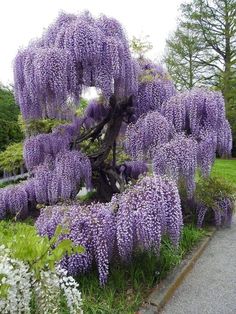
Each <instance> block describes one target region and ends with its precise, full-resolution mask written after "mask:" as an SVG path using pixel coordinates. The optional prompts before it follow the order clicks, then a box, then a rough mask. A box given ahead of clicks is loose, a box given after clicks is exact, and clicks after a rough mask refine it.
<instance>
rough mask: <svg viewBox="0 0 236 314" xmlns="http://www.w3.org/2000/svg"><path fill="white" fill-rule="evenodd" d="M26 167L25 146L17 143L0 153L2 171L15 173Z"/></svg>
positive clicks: (0, 169) (0, 168)
mask: <svg viewBox="0 0 236 314" xmlns="http://www.w3.org/2000/svg"><path fill="white" fill-rule="evenodd" d="M23 165H24V160H23V144H22V143H15V144H11V145H9V146H8V147H7V148H6V150H5V151H3V152H1V153H0V171H2V172H3V171H6V172H8V173H14V172H16V171H17V170H18V169H20V168H21V167H22V166H23Z"/></svg>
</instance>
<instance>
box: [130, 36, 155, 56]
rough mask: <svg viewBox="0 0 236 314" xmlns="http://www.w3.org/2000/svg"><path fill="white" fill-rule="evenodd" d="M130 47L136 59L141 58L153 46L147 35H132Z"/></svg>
mask: <svg viewBox="0 0 236 314" xmlns="http://www.w3.org/2000/svg"><path fill="white" fill-rule="evenodd" d="M130 47H131V50H132V52H133V54H134V56H135V57H136V58H138V59H143V58H144V57H145V55H146V53H147V52H148V51H150V50H151V49H152V48H153V46H152V43H151V42H150V41H149V36H144V37H141V38H138V37H135V36H134V37H133V38H132V40H131V44H130Z"/></svg>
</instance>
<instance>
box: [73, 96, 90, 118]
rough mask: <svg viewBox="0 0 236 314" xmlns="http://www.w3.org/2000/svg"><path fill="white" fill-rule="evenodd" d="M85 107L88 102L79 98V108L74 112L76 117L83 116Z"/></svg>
mask: <svg viewBox="0 0 236 314" xmlns="http://www.w3.org/2000/svg"><path fill="white" fill-rule="evenodd" d="M87 105H88V101H87V100H86V99H85V98H81V99H80V104H79V107H78V109H77V110H76V113H77V115H78V116H83V115H84V111H85V109H86V107H87Z"/></svg>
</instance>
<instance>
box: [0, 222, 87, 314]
mask: <svg viewBox="0 0 236 314" xmlns="http://www.w3.org/2000/svg"><path fill="white" fill-rule="evenodd" d="M62 233H63V230H62V227H59V228H58V229H57V230H56V236H55V237H54V238H53V239H51V240H49V239H48V238H47V237H40V236H38V235H37V234H36V231H35V228H34V227H33V226H29V225H26V224H12V225H11V224H9V223H6V222H1V223H0V243H1V245H0V313H1V314H20V313H22V314H27V313H29V314H30V313H35V311H36V313H40V314H42V313H43V314H60V313H62V311H61V310H62V307H63V310H66V311H67V313H71V314H82V313H83V311H82V298H81V293H80V291H79V289H78V287H79V285H78V283H77V282H76V281H75V280H74V278H73V277H71V276H68V275H67V272H66V271H65V270H64V269H62V268H61V267H60V266H59V264H58V261H59V260H60V259H61V258H62V256H63V255H65V254H68V255H70V254H72V253H75V252H76V253H79V252H82V251H83V248H81V247H74V246H73V244H72V242H71V241H70V240H68V239H66V240H61V242H60V243H59V244H58V245H57V246H55V243H58V239H59V237H61V236H62ZM64 300H65V302H62V301H64ZM64 303H65V305H64ZM63 312H64V311H63Z"/></svg>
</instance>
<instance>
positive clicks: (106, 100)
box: [0, 12, 232, 285]
mask: <svg viewBox="0 0 236 314" xmlns="http://www.w3.org/2000/svg"><path fill="white" fill-rule="evenodd" d="M14 75H15V94H16V99H17V102H18V103H19V105H20V108H21V113H22V116H23V119H24V120H26V121H27V123H26V126H27V124H28V123H30V121H32V120H42V119H48V118H49V119H57V120H61V121H65V120H66V121H67V122H68V120H69V121H70V122H68V123H62V124H61V125H58V126H56V127H54V128H53V129H52V131H51V132H49V133H38V134H37V132H35V130H34V132H31V131H30V130H28V132H27V138H26V140H25V142H24V160H25V164H26V167H27V169H28V171H29V176H30V177H29V180H27V181H26V182H24V183H21V184H19V185H16V186H10V187H8V188H5V189H2V190H1V191H0V217H2V218H3V217H5V216H7V215H10V214H17V217H19V218H24V217H26V216H27V215H28V214H29V213H30V212H31V211H34V210H35V209H36V205H37V204H43V205H45V206H48V205H50V206H49V207H48V208H47V209H44V210H43V211H42V214H41V216H40V217H39V219H38V222H37V227H38V229H39V232H40V234H42V235H45V234H47V235H48V236H49V237H51V236H53V234H54V232H55V228H56V225H57V224H58V223H62V224H64V223H65V224H68V227H69V229H70V230H69V233H70V235H69V236H70V237H71V238H72V239H73V240H74V241H75V242H76V241H78V242H79V243H81V244H82V245H84V246H85V247H86V250H87V252H86V254H85V255H84V256H78V255H76V256H72V257H69V258H67V257H66V258H65V260H63V261H62V263H63V265H64V266H65V267H66V268H67V269H68V270H69V272H70V273H72V274H76V273H78V272H81V271H82V272H83V271H86V270H88V269H89V268H90V266H91V265H92V264H93V262H94V261H95V263H96V264H97V266H98V270H99V278H100V283H101V284H102V285H103V284H105V282H106V280H107V276H108V265H109V262H110V261H111V258H112V253H113V252H114V250H115V249H116V250H117V249H118V252H117V254H118V256H119V258H120V259H121V260H123V261H128V260H130V258H131V255H132V252H133V251H134V250H135V249H136V248H137V247H140V246H141V247H142V248H143V249H144V250H149V249H154V251H155V252H156V253H157V254H158V251H159V248H160V241H161V237H162V236H163V235H164V234H166V233H167V234H169V236H170V238H171V240H172V242H173V244H175V245H177V244H178V240H179V237H180V232H181V227H182V224H183V220H182V211H181V203H180V197H179V193H178V184H179V183H180V182H184V185H185V188H186V191H187V194H188V197H189V198H191V197H192V196H193V193H194V191H195V175H196V172H197V170H198V169H199V170H200V172H201V174H202V176H208V175H209V173H210V170H211V167H212V165H213V162H214V159H215V155H216V152H217V153H218V154H219V155H221V156H226V155H230V152H231V146H232V137H231V129H230V126H229V123H228V121H227V119H226V116H225V104H224V99H223V97H222V94H221V93H220V92H214V91H209V90H206V89H193V90H190V91H187V92H183V93H178V92H177V91H176V89H175V87H174V84H173V82H172V81H171V79H170V77H169V75H168V73H167V72H166V71H165V70H164V69H163V67H162V66H160V65H158V64H155V63H153V62H151V61H150V60H146V59H144V58H138V59H135V58H133V57H132V55H131V52H130V48H129V44H128V40H127V38H126V35H125V32H124V30H123V28H122V26H121V25H120V23H119V22H118V21H116V20H115V19H112V18H108V17H106V16H101V17H99V18H94V17H93V16H91V15H90V14H89V13H88V12H86V13H83V14H80V15H78V16H76V15H72V14H66V13H62V14H61V15H60V16H59V17H58V19H57V20H56V21H55V22H54V23H53V24H52V25H51V26H49V28H48V29H47V30H46V31H45V32H44V34H43V36H42V37H41V38H39V39H38V40H36V41H34V42H31V43H30V44H29V46H28V47H27V48H25V49H24V50H20V51H19V52H18V54H17V56H16V59H15V63H14ZM88 87H96V88H97V90H98V91H99V93H100V94H101V96H100V97H99V98H98V99H94V100H91V101H90V102H89V103H88V105H87V107H86V109H85V110H84V111H82V112H83V113H82V114H80V115H77V114H76V106H77V105H79V103H80V101H79V100H80V97H81V93H82V91H83V90H84V89H85V88H88ZM84 143H86V145H84ZM91 145H94V146H93V147H94V149H93V150H92V151H91V149H90V148H91ZM120 146H122V147H123V149H124V150H125V152H126V153H127V154H128V155H129V157H128V158H127V159H129V160H127V161H125V162H122V163H119V160H118V158H117V150H118V147H120ZM146 162H151V163H152V165H153V172H154V175H153V176H147V175H146V173H147V166H146V165H145V163H146ZM140 175H143V177H140ZM137 179H138V181H137ZM83 186H85V187H87V189H95V190H96V193H97V194H96V197H97V198H96V200H97V202H94V203H91V204H89V205H87V206H86V205H85V204H78V202H77V201H76V196H77V193H78V192H79V190H80V189H81V187H83Z"/></svg>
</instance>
